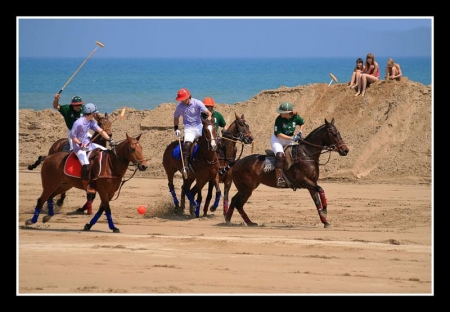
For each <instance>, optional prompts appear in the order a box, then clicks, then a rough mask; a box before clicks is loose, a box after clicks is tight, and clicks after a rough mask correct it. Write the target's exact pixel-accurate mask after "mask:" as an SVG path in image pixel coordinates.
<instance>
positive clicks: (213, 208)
mask: <svg viewBox="0 0 450 312" xmlns="http://www.w3.org/2000/svg"><path fill="white" fill-rule="evenodd" d="M213 187H214V184H213V181H208V193H207V194H206V199H205V205H204V206H203V216H206V215H207V214H208V207H209V203H210V202H211V198H212V189H213ZM216 208H217V207H214V206H211V211H215V210H216Z"/></svg>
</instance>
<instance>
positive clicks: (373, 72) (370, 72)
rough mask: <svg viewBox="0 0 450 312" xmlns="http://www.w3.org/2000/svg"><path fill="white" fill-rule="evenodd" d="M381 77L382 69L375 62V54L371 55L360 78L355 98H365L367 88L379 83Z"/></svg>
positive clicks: (367, 57)
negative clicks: (376, 82)
mask: <svg viewBox="0 0 450 312" xmlns="http://www.w3.org/2000/svg"><path fill="white" fill-rule="evenodd" d="M379 77H380V67H379V66H378V63H377V62H376V61H375V56H374V55H373V53H369V54H367V56H366V65H365V67H364V70H363V71H362V73H361V74H360V75H359V77H358V92H357V93H356V94H355V96H358V95H361V96H364V94H365V93H366V87H367V86H368V85H369V84H371V83H373V82H375V81H378V80H379Z"/></svg>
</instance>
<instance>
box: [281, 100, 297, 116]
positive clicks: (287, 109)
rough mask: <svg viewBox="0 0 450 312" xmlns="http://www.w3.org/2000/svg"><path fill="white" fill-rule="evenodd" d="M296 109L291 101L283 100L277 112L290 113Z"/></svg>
mask: <svg viewBox="0 0 450 312" xmlns="http://www.w3.org/2000/svg"><path fill="white" fill-rule="evenodd" d="M293 110H294V108H293V107H292V104H291V103H289V102H283V103H281V104H280V107H278V109H277V113H278V114H286V113H290V112H292V111H293Z"/></svg>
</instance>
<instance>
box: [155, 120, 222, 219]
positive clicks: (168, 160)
mask: <svg viewBox="0 0 450 312" xmlns="http://www.w3.org/2000/svg"><path fill="white" fill-rule="evenodd" d="M202 124H203V128H202V135H201V136H200V137H199V138H198V140H196V142H195V144H193V149H192V152H191V157H190V161H189V164H188V165H189V174H188V177H187V178H184V177H183V186H182V187H181V206H180V203H179V201H178V198H177V195H176V193H175V187H174V184H173V178H174V175H175V172H177V171H180V172H181V170H182V168H183V164H182V156H181V157H180V155H181V150H180V146H181V144H182V143H181V141H173V142H172V143H170V144H169V145H168V146H167V147H166V149H165V151H164V154H163V166H164V169H165V171H166V174H167V180H168V181H169V182H168V186H169V191H170V194H171V195H172V198H173V202H174V204H175V212H176V213H183V211H184V208H185V196H187V198H188V199H189V202H190V214H191V215H194V209H195V216H196V217H197V218H198V217H199V213H200V205H201V202H202V189H203V187H204V186H205V184H206V183H207V182H208V181H209V180H214V178H215V177H216V175H217V172H218V170H219V161H218V158H217V153H216V149H217V134H216V127H215V124H214V120H208V119H206V118H204V119H203V118H202ZM194 181H196V185H195V189H194V190H193V192H195V194H193V193H191V191H190V187H191V185H192V183H193V182H194ZM195 195H197V200H195V199H194V196H195Z"/></svg>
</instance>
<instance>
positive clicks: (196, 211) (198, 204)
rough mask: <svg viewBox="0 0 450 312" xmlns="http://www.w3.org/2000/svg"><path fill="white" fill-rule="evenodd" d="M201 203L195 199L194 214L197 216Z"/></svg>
mask: <svg viewBox="0 0 450 312" xmlns="http://www.w3.org/2000/svg"><path fill="white" fill-rule="evenodd" d="M201 204H202V201H201V200H200V201H199V200H197V203H196V206H195V215H196V216H197V217H198V216H199V215H200V205H201Z"/></svg>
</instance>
